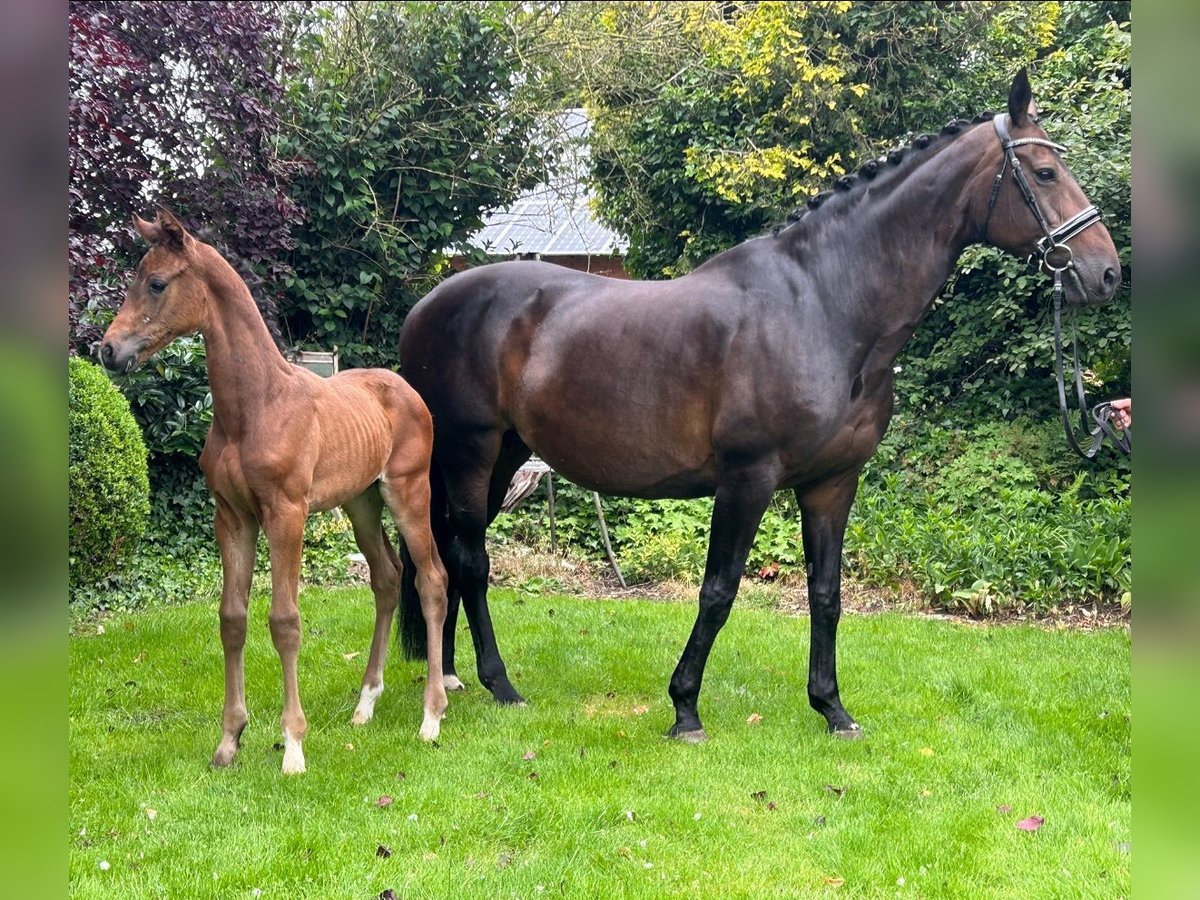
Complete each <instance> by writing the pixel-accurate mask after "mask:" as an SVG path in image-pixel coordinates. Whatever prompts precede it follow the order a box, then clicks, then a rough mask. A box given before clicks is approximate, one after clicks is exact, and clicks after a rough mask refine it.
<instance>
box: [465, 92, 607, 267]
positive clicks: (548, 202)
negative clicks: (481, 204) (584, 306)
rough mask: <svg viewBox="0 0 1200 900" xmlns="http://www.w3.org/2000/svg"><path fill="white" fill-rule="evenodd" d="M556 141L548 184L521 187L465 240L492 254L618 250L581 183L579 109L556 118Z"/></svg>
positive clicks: (583, 156)
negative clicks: (556, 163) (557, 153)
mask: <svg viewBox="0 0 1200 900" xmlns="http://www.w3.org/2000/svg"><path fill="white" fill-rule="evenodd" d="M554 125H555V126H556V128H557V129H558V131H559V133H558V134H557V135H551V136H550V139H551V140H559V141H561V142H562V147H563V152H562V154H561V157H560V164H561V168H560V171H559V173H558V174H557V175H556V176H555V177H554V178H553V179H551V182H550V183H549V184H540V185H538V186H537V187H536V188H534V189H533V190H530V191H526V192H525V193H524V194H522V195H521V196H520V197H518V198H517V199H516V201H514V202H513V204H512V205H511V206H509V207H507V208H506V209H498V210H493V211H492V212H490V213H489V214H488V215H487V216H485V217H484V223H483V228H481V229H480V230H479V231H477V232H476V233H475V234H473V235H471V237H470V238H468V239H467V243H468V244H469V245H471V246H472V247H478V248H479V249H480V250H483V251H484V252H485V253H488V254H490V255H493V256H518V255H524V254H533V255H537V256H612V255H614V254H623V253H624V252H625V251H626V250H627V249H628V248H629V242H628V241H627V240H626V239H625V238H623V237H621V236H620V235H618V234H617V233H616V232H614V231H611V230H609V229H608V228H605V227H604V226H603V225H601V224H600V223H599V222H597V221H596V219H595V218H594V216H593V215H592V211H591V206H590V203H591V194H590V192H589V191H588V190H587V186H586V184H585V181H584V177H585V173H586V169H587V155H588V144H587V136H588V132H589V131H590V130H591V123H590V122H589V121H588V118H587V115H586V114H585V113H584V111H583V110H582V109H568V110H564V111H563V113H562V114H561V115H560V116H558V117H556V120H555V123H554Z"/></svg>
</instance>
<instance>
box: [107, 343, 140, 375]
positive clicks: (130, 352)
mask: <svg viewBox="0 0 1200 900" xmlns="http://www.w3.org/2000/svg"><path fill="white" fill-rule="evenodd" d="M141 349H142V345H141V344H140V343H134V344H133V346H122V345H121V344H119V343H118V342H117V341H112V340H107V339H105V340H104V341H103V342H102V343H101V344H100V362H101V363H103V364H104V368H106V369H108V370H109V371H110V372H132V371H133V370H134V369H136V368H137V359H138V353H139V352H140V351H141Z"/></svg>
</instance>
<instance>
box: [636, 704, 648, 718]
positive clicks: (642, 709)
mask: <svg viewBox="0 0 1200 900" xmlns="http://www.w3.org/2000/svg"><path fill="white" fill-rule="evenodd" d="M648 712H650V707H648V706H635V707H634V708H633V714H634V715H635V716H644V715H645V714H646V713H648Z"/></svg>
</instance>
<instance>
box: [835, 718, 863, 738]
mask: <svg viewBox="0 0 1200 900" xmlns="http://www.w3.org/2000/svg"><path fill="white" fill-rule="evenodd" d="M829 733H830V734H832V735H833V736H834V737H835V738H841V739H842V740H843V741H861V740H862V739H863V738H864V737H865V736H866V732H865V731H863V730H862V727H861V726H860V725H859V724H858V723H857V722H851V723H850V724H849V725H847V726H845V727H843V728H830V729H829Z"/></svg>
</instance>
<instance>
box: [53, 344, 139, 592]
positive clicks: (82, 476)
mask: <svg viewBox="0 0 1200 900" xmlns="http://www.w3.org/2000/svg"><path fill="white" fill-rule="evenodd" d="M68 363H69V390H68V413H67V435H68V438H67V440H68V468H67V472H68V496H69V520H68V521H69V526H68V528H69V532H68V534H69V540H68V546H69V557H68V560H69V570H70V590H71V595H72V597H74V595H75V591H76V589H77V588H80V587H84V586H88V585H94V584H96V583H98V582H100V581H102V580H103V579H105V578H107V577H108V576H110V575H112V574H113V573H114V572H116V571H117V569H118V568H119V567H120V566H121V565H122V564H123V563H124V562H126V561H127V560H128V559H129V558H130V555H131V553H132V552H133V549H134V547H136V546H137V543H138V541H139V540H140V539H141V537H142V534H143V533H144V532H145V530H146V520H147V517H148V514H149V511H150V479H149V475H148V471H147V459H146V444H145V442H144V441H143V440H142V433H141V431H140V429H139V428H138V425H137V422H136V421H134V418H133V413H132V412H131V411H130V409H129V402H128V401H127V400H126V399H125V397H124V396H122V395H121V393H120V392H119V391H118V390H117V389H116V388H115V387H113V385H112V383H111V382H110V381H109V380H108V377H107V376H106V375H105V374H104V372H103V371H101V370H100V367H99V366H97V365H95V364H93V363H90V362H88V361H86V360H84V359H81V358H79V357H71V358H70V359H69V360H68Z"/></svg>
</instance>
